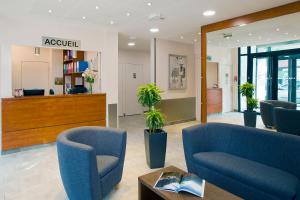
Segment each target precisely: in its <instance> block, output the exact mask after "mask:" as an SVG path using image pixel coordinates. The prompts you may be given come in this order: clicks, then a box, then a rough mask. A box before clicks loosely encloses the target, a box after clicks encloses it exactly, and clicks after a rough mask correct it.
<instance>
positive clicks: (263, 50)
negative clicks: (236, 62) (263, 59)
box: [256, 47, 268, 53]
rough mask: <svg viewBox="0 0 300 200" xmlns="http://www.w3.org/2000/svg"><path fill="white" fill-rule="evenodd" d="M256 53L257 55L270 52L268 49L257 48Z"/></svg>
mask: <svg viewBox="0 0 300 200" xmlns="http://www.w3.org/2000/svg"><path fill="white" fill-rule="evenodd" d="M256 52H257V53H263V52H268V47H257V49H256Z"/></svg>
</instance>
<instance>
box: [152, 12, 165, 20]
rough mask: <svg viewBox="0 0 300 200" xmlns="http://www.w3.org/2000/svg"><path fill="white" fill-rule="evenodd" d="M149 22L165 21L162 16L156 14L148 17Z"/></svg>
mask: <svg viewBox="0 0 300 200" xmlns="http://www.w3.org/2000/svg"><path fill="white" fill-rule="evenodd" d="M148 19H149V21H160V20H165V17H164V16H162V14H160V13H159V14H157V13H153V14H151V15H149V17H148Z"/></svg>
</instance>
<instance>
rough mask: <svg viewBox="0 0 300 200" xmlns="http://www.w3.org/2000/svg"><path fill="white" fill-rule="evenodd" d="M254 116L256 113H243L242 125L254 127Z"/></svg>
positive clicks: (246, 111)
mask: <svg viewBox="0 0 300 200" xmlns="http://www.w3.org/2000/svg"><path fill="white" fill-rule="evenodd" d="M256 116H257V112H255V111H248V110H245V111H244V124H245V126H249V127H256Z"/></svg>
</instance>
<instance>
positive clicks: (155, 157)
mask: <svg viewBox="0 0 300 200" xmlns="http://www.w3.org/2000/svg"><path fill="white" fill-rule="evenodd" d="M144 138H145V151H146V159H147V164H148V166H149V167H150V168H151V169H154V168H162V167H164V166H165V157H166V147H167V133H166V132H165V131H163V130H161V131H160V132H156V133H151V134H150V133H149V130H144Z"/></svg>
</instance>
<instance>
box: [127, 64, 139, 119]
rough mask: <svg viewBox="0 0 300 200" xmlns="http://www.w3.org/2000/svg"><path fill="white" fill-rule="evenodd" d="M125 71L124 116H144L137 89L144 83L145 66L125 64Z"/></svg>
mask: <svg viewBox="0 0 300 200" xmlns="http://www.w3.org/2000/svg"><path fill="white" fill-rule="evenodd" d="M124 66H125V69H124V76H123V77H124V79H123V80H124V87H125V88H124V90H123V91H124V95H123V97H124V104H123V105H124V109H123V110H124V114H125V115H136V114H142V113H143V108H142V106H141V105H140V104H139V103H138V98H137V96H136V94H137V89H138V87H139V86H141V85H142V84H143V83H144V78H143V65H137V64H125V65H124Z"/></svg>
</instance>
